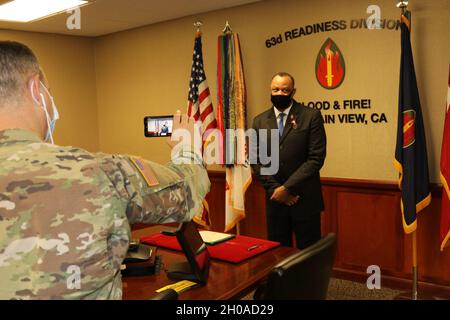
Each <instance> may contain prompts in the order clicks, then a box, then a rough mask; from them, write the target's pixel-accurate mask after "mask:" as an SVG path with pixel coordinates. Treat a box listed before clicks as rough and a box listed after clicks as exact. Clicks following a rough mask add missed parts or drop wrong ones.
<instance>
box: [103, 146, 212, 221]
mask: <svg viewBox="0 0 450 320" xmlns="http://www.w3.org/2000/svg"><path fill="white" fill-rule="evenodd" d="M172 156H173V154H172ZM101 162H102V168H103V171H104V172H105V173H106V175H107V176H108V178H109V180H110V181H111V182H112V185H113V187H114V189H115V190H116V191H117V192H118V193H119V195H120V197H121V198H122V199H124V200H125V201H127V217H128V220H129V222H130V223H131V224H133V223H170V222H182V221H189V220H191V219H192V217H193V216H194V215H196V214H198V213H199V212H201V210H202V201H203V199H204V198H205V196H206V194H207V193H208V192H209V188H210V181H209V178H208V174H207V172H206V170H205V168H204V167H203V166H202V165H198V164H195V163H198V159H196V155H195V154H194V153H192V152H189V151H188V150H180V151H179V152H178V153H177V154H176V156H175V158H174V157H173V161H171V162H169V163H168V164H167V165H166V166H163V165H160V164H157V163H154V162H151V161H147V160H143V159H141V158H139V157H133V156H127V155H117V156H106V155H104V156H102V160H101Z"/></svg>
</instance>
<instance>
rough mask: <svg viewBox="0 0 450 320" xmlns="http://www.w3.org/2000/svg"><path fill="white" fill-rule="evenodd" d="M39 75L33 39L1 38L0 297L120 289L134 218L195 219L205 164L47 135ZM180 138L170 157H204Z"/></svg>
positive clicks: (102, 294)
mask: <svg viewBox="0 0 450 320" xmlns="http://www.w3.org/2000/svg"><path fill="white" fill-rule="evenodd" d="M45 84H46V82H45V79H44V77H43V74H42V72H41V71H40V68H39V65H38V62H37V60H36V57H35V56H34V54H33V53H32V51H31V50H30V49H28V48H27V47H26V46H24V45H22V44H19V43H15V42H0V299H121V297H122V283H121V275H120V265H121V263H122V261H123V259H124V257H125V255H126V252H127V249H128V245H129V242H130V237H131V233H130V224H133V223H169V222H182V221H189V220H191V219H192V217H193V215H194V214H196V213H198V212H199V210H201V203H202V200H203V199H204V197H205V195H206V193H207V192H208V191H209V187H210V182H209V179H208V176H207V173H206V170H205V169H204V167H203V166H202V165H198V164H197V165H196V164H191V165H189V164H183V165H175V164H174V163H173V162H170V163H169V164H168V165H166V166H162V165H159V164H156V163H152V162H150V161H145V160H142V159H140V158H137V157H131V156H126V155H117V156H113V155H107V154H100V153H98V154H93V153H89V152H87V151H85V150H82V149H79V148H74V147H61V146H56V145H53V144H50V143H47V142H45V140H49V136H50V137H51V134H52V129H53V128H54V122H53V123H52V121H49V119H52V120H53V119H55V114H56V108H53V110H52V108H51V107H49V106H50V105H53V99H52V98H51V96H50V94H49V92H48V90H47V89H46V85H45ZM36 97H38V98H36ZM183 121H184V124H185V125H186V120H183ZM175 125H176V124H174V129H176V127H175ZM177 147H178V148H177V150H178V151H176V152H173V154H175V157H176V159H173V160H174V162H175V160H176V162H177V163H179V162H180V160H181V162H183V161H184V162H189V161H191V163H192V160H196V161H197V162H196V163H201V159H199V157H198V153H195V152H193V151H192V150H191V148H190V147H187V146H186V145H181V146H180V145H178V146H177ZM194 180H195V181H194ZM77 273H78V274H79V277H80V278H79V281H73V279H76V278H74V276H76V274H77Z"/></svg>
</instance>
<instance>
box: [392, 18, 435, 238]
mask: <svg viewBox="0 0 450 320" xmlns="http://www.w3.org/2000/svg"><path fill="white" fill-rule="evenodd" d="M394 165H395V168H396V169H397V170H398V171H399V173H400V175H399V176H400V177H399V187H400V190H401V202H400V206H401V211H402V218H403V229H404V231H405V233H412V232H414V231H415V230H416V228H417V213H418V212H419V211H421V210H422V209H424V208H425V207H426V206H428V205H429V204H430V202H431V194H430V185H429V175H428V159H427V147H426V139H425V129H424V124H423V118H422V110H421V108H420V99H419V90H418V88H417V81H416V74H415V71H414V62H413V55H412V49H411V13H410V11H405V14H403V15H402V16H401V60H400V89H399V100H398V122H397V144H396V148H395V161H394Z"/></svg>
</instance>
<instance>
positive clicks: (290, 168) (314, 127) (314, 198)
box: [252, 101, 326, 214]
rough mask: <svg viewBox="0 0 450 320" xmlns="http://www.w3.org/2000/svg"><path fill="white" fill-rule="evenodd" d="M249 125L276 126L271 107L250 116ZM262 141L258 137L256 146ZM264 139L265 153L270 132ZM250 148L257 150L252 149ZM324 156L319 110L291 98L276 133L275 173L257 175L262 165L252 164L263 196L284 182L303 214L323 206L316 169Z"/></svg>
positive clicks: (318, 210)
mask: <svg viewBox="0 0 450 320" xmlns="http://www.w3.org/2000/svg"><path fill="white" fill-rule="evenodd" d="M294 121H295V124H293V122H294ZM294 127H296V128H294ZM253 128H254V129H255V130H257V132H258V130H259V129H269V130H270V129H278V124H277V119H276V117H275V112H274V111H273V107H271V108H270V109H269V110H267V111H265V112H263V113H261V114H260V115H258V116H257V117H256V118H255V119H254V121H253ZM262 142H263V141H261V140H260V139H258V148H259V144H260V143H262ZM267 143H268V150H269V152H268V154H271V151H270V134H268V138H267ZM252 152H257V150H255V149H253V150H252ZM325 156H326V135H325V129H324V125H323V118H322V115H321V113H320V111H319V110H316V109H312V108H308V107H305V106H304V105H303V104H300V103H297V102H295V101H294V103H293V105H292V108H291V110H290V112H289V115H288V118H287V119H286V125H285V127H284V131H283V136H282V137H280V143H279V170H278V173H277V174H275V175H271V176H264V175H261V174H260V170H261V167H262V166H261V164H260V163H259V162H258V164H256V165H253V166H252V168H253V170H254V172H255V174H256V175H257V176H258V178H259V180H260V181H261V183H262V184H263V186H264V188H265V189H266V194H267V197H270V196H271V195H272V193H273V191H274V190H275V189H276V188H277V187H279V186H281V185H284V186H285V187H286V188H287V189H288V190H289V192H290V193H291V194H294V195H299V196H300V199H299V202H298V204H297V205H296V206H298V207H299V209H300V210H302V211H306V213H305V214H307V213H308V212H310V213H318V212H320V211H322V210H323V209H324V205H323V198H322V190H321V185H320V175H319V170H320V169H321V168H322V166H323V163H324V161H325Z"/></svg>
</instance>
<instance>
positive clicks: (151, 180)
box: [130, 156, 159, 187]
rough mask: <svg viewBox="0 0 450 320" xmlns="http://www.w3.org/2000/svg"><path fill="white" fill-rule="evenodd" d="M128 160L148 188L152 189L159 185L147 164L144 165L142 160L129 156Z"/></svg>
mask: <svg viewBox="0 0 450 320" xmlns="http://www.w3.org/2000/svg"><path fill="white" fill-rule="evenodd" d="M130 160H131V162H132V163H133V164H134V166H135V167H136V168H137V169H138V171H139V173H140V174H141V176H142V178H144V180H145V182H146V183H147V185H148V186H149V187H154V186H157V185H158V184H159V181H158V179H157V178H156V175H155V173H154V172H153V169H152V168H151V167H150V165H149V164H148V163H146V162H145V161H144V160H142V159H141V158H139V157H132V156H130Z"/></svg>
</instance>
